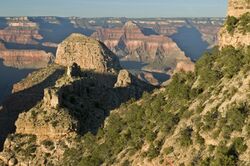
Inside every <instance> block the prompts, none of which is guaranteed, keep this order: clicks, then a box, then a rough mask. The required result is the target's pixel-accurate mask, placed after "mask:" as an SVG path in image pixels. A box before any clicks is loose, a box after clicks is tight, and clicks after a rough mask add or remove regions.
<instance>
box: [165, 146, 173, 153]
mask: <svg viewBox="0 0 250 166" xmlns="http://www.w3.org/2000/svg"><path fill="white" fill-rule="evenodd" d="M173 152H174V147H173V146H169V147H167V148H165V149H164V153H165V154H166V155H168V154H170V153H173Z"/></svg>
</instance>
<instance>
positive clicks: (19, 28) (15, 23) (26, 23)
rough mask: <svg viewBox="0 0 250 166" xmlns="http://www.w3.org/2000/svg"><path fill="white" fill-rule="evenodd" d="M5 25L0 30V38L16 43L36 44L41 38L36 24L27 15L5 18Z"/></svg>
mask: <svg viewBox="0 0 250 166" xmlns="http://www.w3.org/2000/svg"><path fill="white" fill-rule="evenodd" d="M6 21H7V27H6V28H4V29H1V30H0V39H2V40H3V41H5V42H10V43H18V44H38V42H37V40H41V39H43V37H42V36H41V35H40V34H39V32H38V30H39V29H38V28H39V27H38V24H37V23H35V22H31V21H30V20H29V19H28V18H27V17H10V18H6Z"/></svg>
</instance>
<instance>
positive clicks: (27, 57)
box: [0, 49, 54, 69]
mask: <svg viewBox="0 0 250 166" xmlns="http://www.w3.org/2000/svg"><path fill="white" fill-rule="evenodd" d="M0 58H1V59H3V60H4V61H3V63H4V65H6V66H11V67H16V68H32V69H35V68H42V67H46V66H47V65H48V64H49V63H51V62H52V61H53V59H54V56H53V55H52V54H51V53H46V52H45V51H39V50H12V49H11V50H7V49H5V50H0Z"/></svg>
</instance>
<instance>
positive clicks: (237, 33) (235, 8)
mask: <svg viewBox="0 0 250 166" xmlns="http://www.w3.org/2000/svg"><path fill="white" fill-rule="evenodd" d="M249 19H250V1H248V0H230V1H229V5H228V18H227V21H226V23H225V25H224V27H223V28H222V29H221V30H220V32H219V45H220V47H225V46H227V45H232V46H234V47H244V46H248V45H250V29H249Z"/></svg>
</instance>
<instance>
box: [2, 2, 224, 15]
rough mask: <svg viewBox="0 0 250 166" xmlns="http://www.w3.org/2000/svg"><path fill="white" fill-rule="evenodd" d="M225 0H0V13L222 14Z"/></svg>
mask: <svg viewBox="0 0 250 166" xmlns="http://www.w3.org/2000/svg"><path fill="white" fill-rule="evenodd" d="M226 8H227V0H0V16H79V17H108V16H112V17H224V16H225V15H226Z"/></svg>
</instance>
